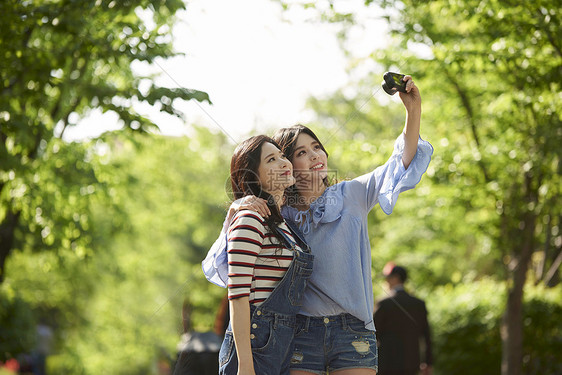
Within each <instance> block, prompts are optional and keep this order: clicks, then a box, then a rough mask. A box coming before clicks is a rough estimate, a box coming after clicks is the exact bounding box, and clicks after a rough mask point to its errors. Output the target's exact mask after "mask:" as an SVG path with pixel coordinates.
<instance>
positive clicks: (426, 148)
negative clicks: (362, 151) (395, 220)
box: [355, 134, 433, 215]
mask: <svg viewBox="0 0 562 375" xmlns="http://www.w3.org/2000/svg"><path fill="white" fill-rule="evenodd" d="M403 153H404V134H400V136H399V137H398V138H397V139H396V142H395V143H394V151H393V152H392V155H391V156H390V158H389V159H388V161H387V162H386V163H385V164H383V165H381V166H380V167H378V168H376V169H375V170H374V171H372V172H369V173H367V174H364V175H362V176H359V177H357V178H356V179H355V181H358V182H359V183H361V184H362V185H364V186H365V194H366V196H365V199H366V208H367V210H368V211H370V210H372V209H373V207H375V205H376V204H377V203H378V204H379V205H380V206H381V209H382V210H383V211H384V213H386V214H387V215H390V214H391V213H392V211H393V209H394V206H395V205H396V202H397V200H398V196H399V195H400V193H402V192H404V191H406V190H410V189H412V188H414V187H415V186H416V185H417V184H418V183H419V182H420V180H421V178H422V175H423V174H424V173H425V171H426V170H427V167H428V166H429V162H430V161H431V156H432V155H433V146H431V144H430V143H429V142H427V141H424V140H423V139H422V138H421V137H420V138H419V139H418V148H417V151H416V154H415V155H414V158H413V159H412V162H411V163H410V165H409V166H408V169H406V168H405V167H404V163H403V162H402V155H403Z"/></svg>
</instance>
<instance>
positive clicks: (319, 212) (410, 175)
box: [283, 133, 433, 234]
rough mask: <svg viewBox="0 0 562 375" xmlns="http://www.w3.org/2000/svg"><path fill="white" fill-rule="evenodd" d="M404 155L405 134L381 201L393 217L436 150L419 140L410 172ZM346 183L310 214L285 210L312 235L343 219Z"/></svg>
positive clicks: (396, 147)
mask: <svg viewBox="0 0 562 375" xmlns="http://www.w3.org/2000/svg"><path fill="white" fill-rule="evenodd" d="M403 153H404V134H403V133H402V134H401V135H400V136H399V137H398V138H397V139H396V142H395V143H394V151H393V153H392V155H391V157H390V159H389V160H388V161H387V163H386V166H385V167H386V169H387V170H388V172H387V174H388V175H389V176H394V177H395V178H396V179H394V178H390V179H388V180H387V181H385V183H383V186H382V188H381V191H380V192H379V196H378V201H379V205H380V206H381V209H382V210H383V212H384V213H385V214H387V215H390V214H391V213H392V210H393V209H394V206H395V205H396V201H397V200H398V195H400V193H402V192H403V191H406V190H409V189H412V188H414V187H415V186H416V185H417V184H418V183H419V182H420V180H421V178H422V175H423V174H424V173H425V171H426V170H427V167H428V166H429V162H430V161H431V155H433V146H432V145H431V144H430V143H429V142H427V141H424V140H423V139H422V138H421V137H420V138H419V140H418V149H417V151H416V155H414V158H413V159H412V161H411V163H410V165H409V166H408V169H405V168H404V164H403V163H402V154H403ZM342 189H343V183H339V184H336V185H333V186H330V187H328V188H326V191H324V193H323V194H322V195H321V196H320V197H319V198H318V199H317V200H315V201H314V202H313V203H312V204H311V205H310V208H309V209H308V210H306V211H299V210H297V209H296V208H294V207H288V206H285V207H283V210H286V213H287V214H288V215H287V216H289V217H291V218H294V220H295V222H296V223H297V224H298V225H299V227H300V229H301V231H302V232H303V233H304V234H308V233H309V232H310V230H311V229H312V228H313V227H316V226H317V225H318V224H319V223H330V222H333V221H336V220H337V219H339V218H340V217H341V211H342V209H343V192H342Z"/></svg>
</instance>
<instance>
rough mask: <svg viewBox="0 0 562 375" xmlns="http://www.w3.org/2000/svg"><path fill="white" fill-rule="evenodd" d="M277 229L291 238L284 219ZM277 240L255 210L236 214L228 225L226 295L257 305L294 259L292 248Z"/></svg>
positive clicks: (270, 290)
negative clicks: (242, 298)
mask: <svg viewBox="0 0 562 375" xmlns="http://www.w3.org/2000/svg"><path fill="white" fill-rule="evenodd" d="M279 229H280V230H282V231H283V232H285V234H287V235H288V236H289V238H291V239H292V240H293V241H294V237H293V235H292V233H291V232H290V231H289V229H288V228H287V225H286V224H285V222H283V223H281V224H279ZM278 242H279V241H278V240H277V238H275V236H274V235H273V233H271V231H269V228H268V227H267V226H266V224H265V221H264V219H263V218H262V217H261V216H260V215H259V214H258V213H257V212H254V211H250V210H242V211H239V212H238V213H237V214H236V216H235V217H234V219H233V220H232V224H230V227H229V228H228V299H236V298H240V297H249V300H250V304H255V305H260V304H261V303H262V302H263V301H265V300H266V299H267V297H269V295H270V294H271V292H273V289H275V287H276V286H277V284H278V283H279V282H280V281H281V279H282V278H283V276H285V273H286V272H287V269H288V268H289V266H290V265H291V261H292V260H293V250H291V249H287V248H286V245H285V244H284V243H283V246H280V245H279V244H278Z"/></svg>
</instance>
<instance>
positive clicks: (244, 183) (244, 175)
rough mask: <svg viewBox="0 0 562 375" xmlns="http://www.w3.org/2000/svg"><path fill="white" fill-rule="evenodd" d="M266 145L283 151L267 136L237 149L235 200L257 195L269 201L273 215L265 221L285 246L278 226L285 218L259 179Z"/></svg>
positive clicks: (234, 157)
mask: <svg viewBox="0 0 562 375" xmlns="http://www.w3.org/2000/svg"><path fill="white" fill-rule="evenodd" d="M265 143H271V144H272V145H274V146H275V147H277V148H278V149H280V150H281V147H279V145H278V144H277V142H275V141H274V140H273V139H272V138H270V137H268V136H266V135H257V136H255V137H251V138H248V139H246V140H245V141H243V142H242V143H240V144H239V145H238V147H236V150H234V154H233V155H232V159H231V161H230V184H231V186H232V194H233V196H234V200H236V199H240V198H243V197H245V196H248V195H255V196H256V197H259V198H263V199H265V200H266V201H267V207H268V208H269V210H270V211H271V215H270V216H269V217H268V218H266V219H265V223H266V225H267V226H268V228H269V230H270V231H271V232H272V233H273V235H274V236H275V238H277V240H278V241H279V244H283V243H284V237H283V236H282V235H281V233H280V229H279V228H278V225H279V224H280V223H281V222H283V218H282V216H281V213H280V212H279V208H278V207H277V204H275V200H274V199H273V197H272V196H271V194H269V193H268V192H266V191H264V190H263V189H262V186H261V184H260V181H259V177H258V168H259V166H260V161H261V151H262V146H263V145H264V144H265Z"/></svg>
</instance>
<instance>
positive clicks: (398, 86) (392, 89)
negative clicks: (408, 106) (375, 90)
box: [382, 72, 406, 95]
mask: <svg viewBox="0 0 562 375" xmlns="http://www.w3.org/2000/svg"><path fill="white" fill-rule="evenodd" d="M383 79H384V81H383V82H382V88H383V89H384V91H385V92H386V93H387V94H388V95H394V94H396V92H398V91H400V92H406V82H404V81H403V79H404V74H400V73H393V72H386V73H384V76H383Z"/></svg>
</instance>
